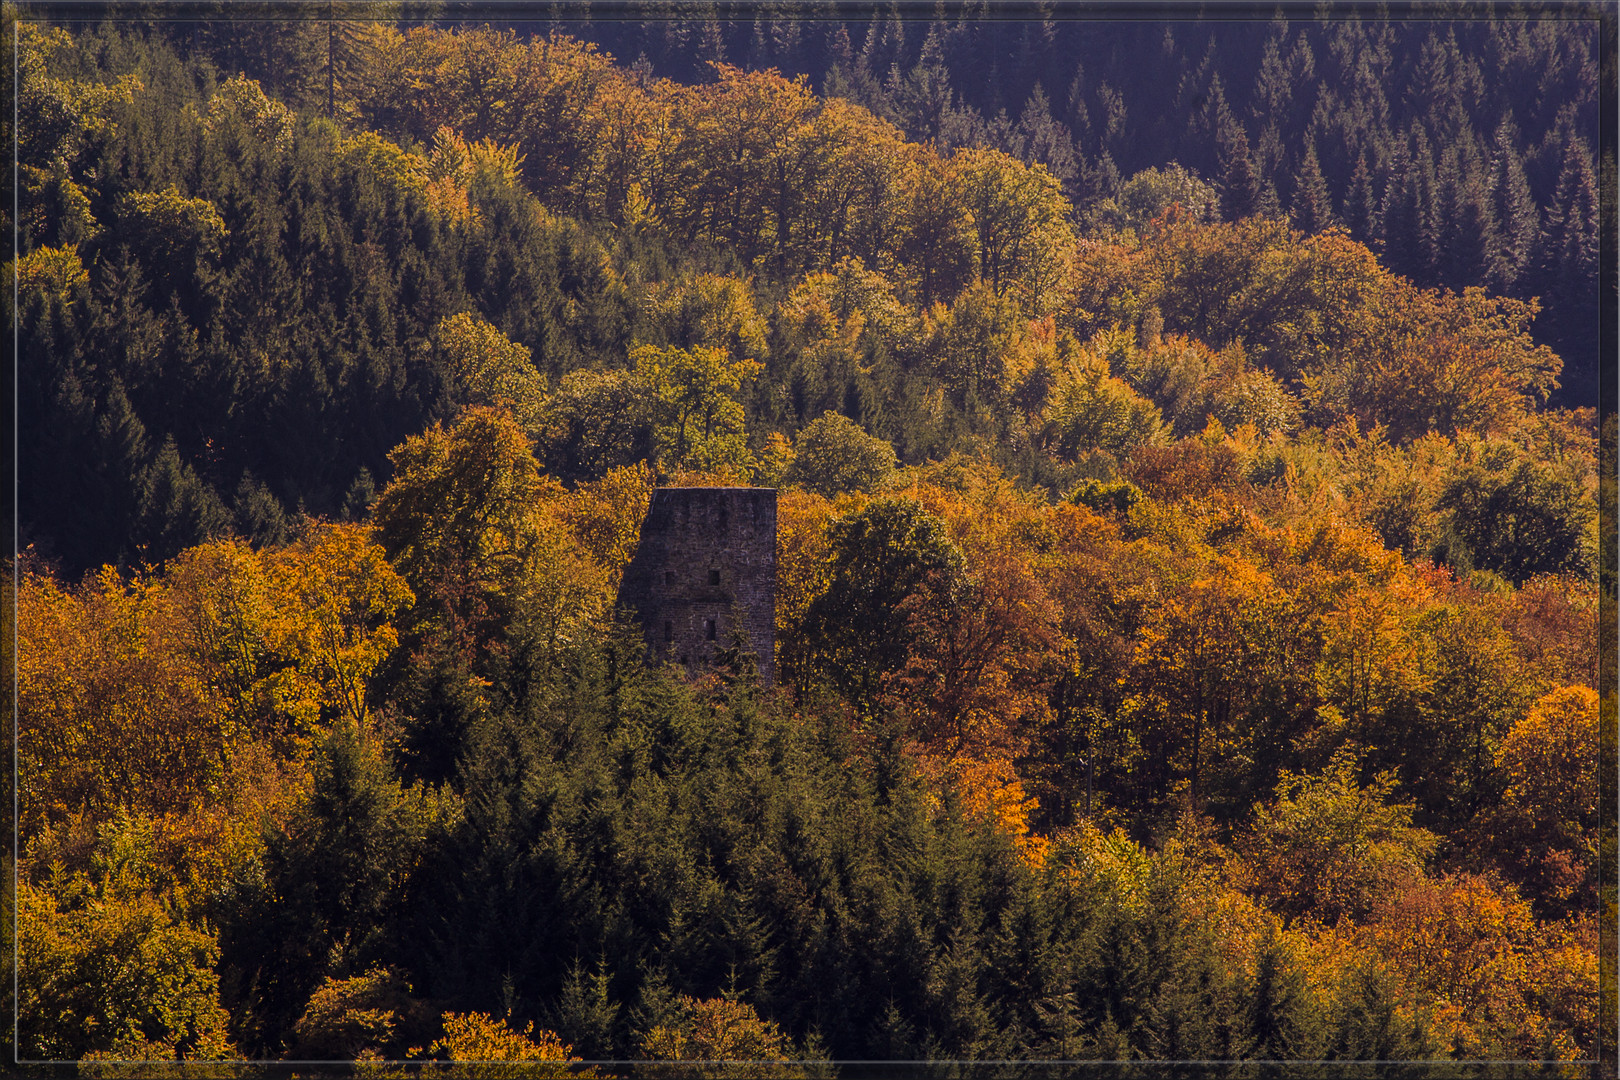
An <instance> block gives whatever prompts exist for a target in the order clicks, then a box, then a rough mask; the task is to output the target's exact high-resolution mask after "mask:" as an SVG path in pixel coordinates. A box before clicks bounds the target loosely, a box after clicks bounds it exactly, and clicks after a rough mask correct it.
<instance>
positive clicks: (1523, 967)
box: [1365, 874, 1597, 1060]
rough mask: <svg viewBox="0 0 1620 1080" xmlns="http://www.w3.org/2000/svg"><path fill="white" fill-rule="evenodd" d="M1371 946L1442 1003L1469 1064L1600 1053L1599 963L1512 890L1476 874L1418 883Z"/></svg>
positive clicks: (1378, 928) (1383, 911)
mask: <svg viewBox="0 0 1620 1080" xmlns="http://www.w3.org/2000/svg"><path fill="white" fill-rule="evenodd" d="M1365 939H1366V940H1367V942H1368V943H1370V944H1372V945H1373V946H1374V947H1375V948H1377V949H1378V950H1379V951H1380V952H1381V953H1382V954H1383V955H1384V956H1385V957H1387V959H1388V960H1389V961H1390V962H1391V967H1392V968H1393V969H1394V970H1396V971H1398V972H1399V973H1400V975H1401V977H1402V978H1403V979H1404V980H1406V981H1407V982H1409V983H1410V984H1412V985H1413V986H1414V987H1416V988H1418V989H1420V990H1421V991H1423V992H1424V993H1425V994H1426V995H1428V996H1429V997H1430V999H1431V1000H1432V1001H1433V1002H1434V1004H1435V1008H1434V1021H1435V1024H1436V1027H1437V1029H1438V1033H1439V1034H1441V1035H1442V1036H1443V1037H1445V1039H1446V1041H1447V1042H1449V1043H1450V1044H1451V1049H1452V1051H1453V1052H1454V1053H1456V1054H1457V1055H1458V1056H1459V1057H1471V1058H1484V1057H1517V1058H1539V1057H1543V1056H1550V1057H1552V1058H1555V1059H1562V1060H1569V1059H1573V1058H1579V1057H1583V1056H1587V1055H1589V1054H1590V1053H1591V1050H1592V1044H1591V1041H1590V1040H1591V1039H1592V1038H1593V1037H1594V1034H1595V1032H1594V1030H1593V1028H1592V1027H1591V1021H1592V1020H1594V1019H1595V1016H1594V1009H1595V1005H1596V997H1597V993H1596V991H1597V964H1596V960H1597V957H1596V955H1595V954H1594V953H1593V952H1592V951H1591V950H1590V949H1587V948H1583V947H1581V946H1580V945H1578V944H1576V943H1575V942H1574V941H1573V940H1571V939H1570V937H1569V935H1568V934H1567V932H1565V931H1564V930H1562V929H1561V928H1559V927H1557V926H1547V927H1538V926H1537V925H1536V923H1535V921H1534V920H1533V918H1532V917H1531V913H1530V906H1529V905H1528V904H1527V903H1525V902H1524V901H1523V900H1521V899H1520V898H1519V897H1518V895H1517V893H1516V892H1515V891H1514V890H1513V889H1512V887H1511V886H1507V885H1504V884H1503V883H1502V882H1500V881H1498V880H1494V879H1492V878H1489V877H1480V876H1476V875H1473V874H1459V875H1457V876H1455V877H1447V878H1443V879H1439V880H1433V881H1423V882H1420V883H1417V884H1415V885H1413V886H1412V887H1410V888H1408V889H1406V890H1404V891H1403V892H1402V893H1400V894H1399V895H1397V896H1395V897H1393V898H1391V899H1390V900H1389V901H1388V902H1387V903H1385V904H1384V905H1382V906H1381V907H1380V909H1379V911H1378V913H1377V916H1376V918H1375V920H1374V922H1373V923H1372V924H1371V925H1370V926H1369V927H1368V928H1367V930H1366V931H1365ZM1549 1005H1552V1008H1548V1006H1549ZM1559 1014H1563V1015H1559ZM1571 1020H1574V1021H1575V1023H1573V1024H1572V1023H1570V1021H1571ZM1582 1021H1585V1022H1584V1023H1583V1022H1582Z"/></svg>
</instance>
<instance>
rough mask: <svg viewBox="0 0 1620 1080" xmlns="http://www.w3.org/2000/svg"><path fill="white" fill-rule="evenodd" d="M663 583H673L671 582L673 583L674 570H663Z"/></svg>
mask: <svg viewBox="0 0 1620 1080" xmlns="http://www.w3.org/2000/svg"><path fill="white" fill-rule="evenodd" d="M664 584H665V585H673V584H675V571H673V570H665V571H664Z"/></svg>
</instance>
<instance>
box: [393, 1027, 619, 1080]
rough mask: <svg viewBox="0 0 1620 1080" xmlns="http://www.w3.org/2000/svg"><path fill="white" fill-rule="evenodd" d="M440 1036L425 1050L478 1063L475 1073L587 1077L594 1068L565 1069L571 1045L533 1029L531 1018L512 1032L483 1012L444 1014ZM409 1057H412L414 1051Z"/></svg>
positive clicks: (533, 1078)
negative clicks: (442, 1029) (520, 1029)
mask: <svg viewBox="0 0 1620 1080" xmlns="http://www.w3.org/2000/svg"><path fill="white" fill-rule="evenodd" d="M443 1023H444V1035H443V1037H441V1038H440V1039H439V1040H438V1041H436V1042H435V1043H434V1044H433V1045H432V1046H430V1047H428V1053H430V1054H433V1055H435V1056H441V1057H443V1058H445V1059H448V1060H449V1061H467V1062H478V1063H479V1065H478V1075H479V1076H488V1077H510V1078H512V1080H519V1078H521V1080H542V1078H548V1080H549V1078H552V1077H568V1076H591V1075H594V1070H591V1069H586V1070H584V1071H582V1072H576V1071H575V1070H573V1069H571V1068H569V1063H570V1062H576V1061H578V1060H579V1058H576V1057H570V1056H569V1054H570V1051H571V1049H572V1048H571V1047H570V1046H568V1044H566V1043H564V1042H563V1041H562V1040H561V1039H559V1038H557V1036H556V1035H555V1034H554V1033H553V1032H550V1031H544V1030H542V1031H539V1032H536V1031H535V1030H534V1021H532V1020H531V1021H530V1022H529V1023H528V1024H527V1025H525V1026H524V1028H523V1030H522V1031H513V1030H512V1029H511V1028H510V1027H508V1026H507V1025H506V1024H504V1023H502V1022H501V1021H499V1020H496V1019H495V1018H493V1017H491V1016H490V1015H488V1014H487V1013H480V1012H471V1013H445V1014H444V1021H443ZM412 1056H415V1055H414V1053H413V1055H412Z"/></svg>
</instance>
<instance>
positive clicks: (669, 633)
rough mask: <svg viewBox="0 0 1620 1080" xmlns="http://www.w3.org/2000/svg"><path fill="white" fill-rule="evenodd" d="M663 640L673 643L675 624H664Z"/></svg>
mask: <svg viewBox="0 0 1620 1080" xmlns="http://www.w3.org/2000/svg"><path fill="white" fill-rule="evenodd" d="M664 640H665V641H674V640H675V624H674V623H672V622H666V623H664Z"/></svg>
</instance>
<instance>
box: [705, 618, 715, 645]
mask: <svg viewBox="0 0 1620 1080" xmlns="http://www.w3.org/2000/svg"><path fill="white" fill-rule="evenodd" d="M703 636H704V637H706V638H708V639H709V640H710V641H713V640H714V620H713V619H708V620H706V621H705V622H704V623H703Z"/></svg>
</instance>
